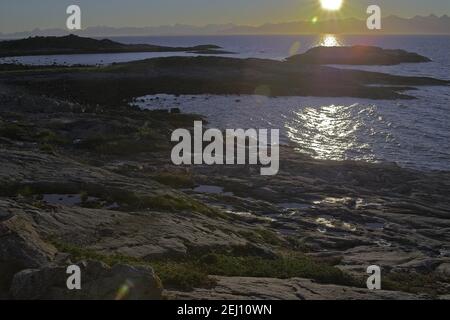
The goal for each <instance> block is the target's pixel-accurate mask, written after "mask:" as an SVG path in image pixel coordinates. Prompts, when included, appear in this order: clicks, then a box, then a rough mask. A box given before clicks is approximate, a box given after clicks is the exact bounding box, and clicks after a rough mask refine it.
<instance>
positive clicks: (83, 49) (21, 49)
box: [0, 34, 231, 57]
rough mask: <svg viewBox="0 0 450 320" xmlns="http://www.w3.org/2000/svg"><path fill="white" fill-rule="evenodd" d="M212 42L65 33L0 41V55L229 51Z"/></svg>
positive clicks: (215, 52)
mask: <svg viewBox="0 0 450 320" xmlns="http://www.w3.org/2000/svg"><path fill="white" fill-rule="evenodd" d="M221 49H222V48H221V47H219V46H216V45H211V44H208V45H199V46H193V47H167V46H158V45H151V44H123V43H120V42H116V41H112V40H109V39H103V40H97V39H91V38H84V37H79V36H76V35H73V34H71V35H68V36H63V37H30V38H26V39H20V40H8V41H1V42H0V57H17V56H35V55H62V54H94V53H131V52H191V53H197V54H231V52H227V51H224V50H221Z"/></svg>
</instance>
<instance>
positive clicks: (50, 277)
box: [10, 260, 162, 300]
mask: <svg viewBox="0 0 450 320" xmlns="http://www.w3.org/2000/svg"><path fill="white" fill-rule="evenodd" d="M77 265H78V266H79V267H80V269H81V289H80V290H76V289H74V290H69V289H68V288H67V284H66V282H67V278H68V277H69V276H70V274H67V273H66V267H60V266H48V267H44V268H42V269H27V270H23V271H21V272H19V273H17V274H16V275H15V276H14V278H13V281H12V284H11V289H10V294H11V297H12V298H13V299H19V300H36V299H39V300H41V299H45V300H56V299H57V300H78V299H82V300H113V299H116V300H122V299H127V300H158V299H161V298H162V285H161V281H160V280H159V278H158V277H157V276H156V275H155V273H154V271H153V269H152V268H150V267H144V266H139V267H136V266H130V265H123V264H117V265H115V266H113V267H109V266H108V265H106V264H104V263H102V262H98V261H92V260H90V261H82V262H80V263H78V264H77Z"/></svg>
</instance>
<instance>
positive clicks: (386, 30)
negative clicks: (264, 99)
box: [0, 15, 450, 38]
mask: <svg viewBox="0 0 450 320" xmlns="http://www.w3.org/2000/svg"><path fill="white" fill-rule="evenodd" d="M69 33H75V34H77V35H79V36H89V37H95V36H157V35H161V36H164V35H242V34H254V35H258V34H316V33H345V34H450V17H449V16H448V15H443V16H441V17H438V16H436V15H429V16H415V17H413V18H401V17H398V16H388V17H385V18H383V19H382V29H381V30H375V31H373V30H368V29H367V27H366V21H365V20H361V19H356V18H346V19H340V20H324V21H317V22H315V23H312V22H311V21H295V22H285V23H267V24H263V25H260V26H245V25H234V24H218V25H206V26H201V27H199V26H191V25H182V24H176V25H170V26H158V27H141V28H139V27H124V28H114V27H106V26H97V27H88V28H86V29H84V30H80V31H77V32H73V31H70V32H69V31H68V30H65V29H35V30H33V31H29V32H18V33H10V34H3V33H0V38H25V37H30V36H63V35H67V34H69Z"/></svg>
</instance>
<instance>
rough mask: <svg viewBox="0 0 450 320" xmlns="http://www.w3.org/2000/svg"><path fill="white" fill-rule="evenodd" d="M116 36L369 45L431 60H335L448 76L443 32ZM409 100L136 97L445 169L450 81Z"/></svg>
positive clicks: (279, 50)
mask: <svg viewBox="0 0 450 320" xmlns="http://www.w3.org/2000/svg"><path fill="white" fill-rule="evenodd" d="M111 39H112V40H115V41H119V42H123V43H146V44H156V45H164V46H194V45H201V44H215V45H218V46H221V47H222V48H223V49H224V50H226V51H231V52H234V54H232V55H227V56H230V57H235V58H250V57H252V58H263V59H275V60H283V59H285V58H287V57H289V56H291V55H294V54H298V53H303V52H305V51H307V50H308V49H310V48H312V47H315V46H348V45H374V46H379V47H382V48H388V49H404V50H407V51H411V52H416V53H419V54H421V55H424V56H426V57H428V58H430V59H432V62H428V63H418V64H400V65H396V66H335V67H337V68H347V69H359V70H367V71H376V72H385V73H389V74H396V75H407V76H427V77H434V78H439V79H446V80H450V36H422V35H421V36H412V35H408V36H404V35H392V36H347V35H346V36H343V35H333V34H324V35H311V36H307V35H298V36H295V35H288V36H283V35H267V36H264V35H258V36H250V35H248V36H166V37H162V36H161V37H155V36H152V37H112V38H111ZM192 55H195V54H189V53H179V52H178V53H122V54H85V55H61V56H33V57H14V58H3V59H0V63H23V64H29V65H55V64H56V65H74V64H83V65H105V64H111V63H114V62H127V61H135V60H141V59H147V58H154V57H164V56H192ZM406 93H407V94H408V95H412V96H414V97H416V98H417V99H415V100H370V99H362V98H351V97H348V98H346V97H343V98H335V97H329V98H317V97H266V96H262V95H259V94H258V90H256V92H255V94H253V95H239V96H238V95H184V96H183V95H182V96H173V95H166V94H160V95H153V96H145V97H136V98H137V99H136V100H135V102H133V104H134V105H136V106H137V107H140V108H146V109H169V108H175V107H176V108H179V109H180V110H181V111H182V112H186V113H196V114H201V115H203V116H205V117H206V118H207V119H208V123H209V124H208V125H209V126H210V127H216V128H220V129H227V128H243V129H248V128H255V129H263V128H264V129H279V130H280V134H281V142H282V143H289V144H293V145H294V146H295V147H296V150H297V152H302V153H306V154H308V155H310V156H312V157H314V158H317V159H331V160H337V161H342V160H359V161H368V162H395V163H397V164H398V165H399V166H402V167H406V168H412V169H416V170H422V171H434V170H442V171H448V170H450V86H437V87H429V86H424V87H419V88H418V90H413V91H408V92H406Z"/></svg>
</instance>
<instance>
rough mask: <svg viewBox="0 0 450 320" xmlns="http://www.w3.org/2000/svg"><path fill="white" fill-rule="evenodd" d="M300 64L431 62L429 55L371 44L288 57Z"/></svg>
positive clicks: (334, 48)
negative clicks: (372, 45)
mask: <svg viewBox="0 0 450 320" xmlns="http://www.w3.org/2000/svg"><path fill="white" fill-rule="evenodd" d="M287 61H288V62H291V63H300V64H347V65H395V64H400V63H418V62H430V61H431V60H430V59H428V58H427V57H424V56H421V55H419V54H417V53H412V52H407V51H405V50H389V49H382V48H379V47H371V46H353V47H315V48H312V49H310V50H308V51H307V52H306V53H303V54H299V55H295V56H292V57H289V58H288V59H287Z"/></svg>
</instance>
